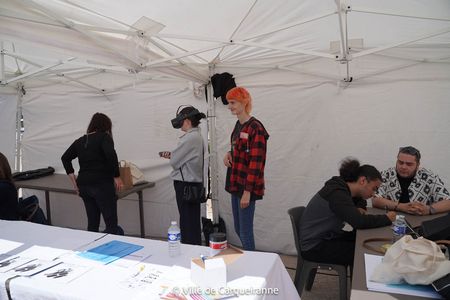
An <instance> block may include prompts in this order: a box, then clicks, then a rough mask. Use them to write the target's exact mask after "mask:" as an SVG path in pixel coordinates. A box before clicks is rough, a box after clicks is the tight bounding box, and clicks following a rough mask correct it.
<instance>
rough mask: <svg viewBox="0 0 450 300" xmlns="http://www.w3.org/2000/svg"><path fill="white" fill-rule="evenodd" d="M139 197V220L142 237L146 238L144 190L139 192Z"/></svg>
mask: <svg viewBox="0 0 450 300" xmlns="http://www.w3.org/2000/svg"><path fill="white" fill-rule="evenodd" d="M137 194H138V197H139V220H140V223H141V238H145V224H144V198H143V196H142V191H139V192H137Z"/></svg>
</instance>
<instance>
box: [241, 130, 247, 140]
mask: <svg viewBox="0 0 450 300" xmlns="http://www.w3.org/2000/svg"><path fill="white" fill-rule="evenodd" d="M239 137H240V138H241V139H243V140H248V133H247V132H241V134H240V135H239Z"/></svg>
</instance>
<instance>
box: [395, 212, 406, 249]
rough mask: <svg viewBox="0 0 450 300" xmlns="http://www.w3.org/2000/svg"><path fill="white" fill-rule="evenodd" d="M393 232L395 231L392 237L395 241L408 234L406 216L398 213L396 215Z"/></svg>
mask: <svg viewBox="0 0 450 300" xmlns="http://www.w3.org/2000/svg"><path fill="white" fill-rule="evenodd" d="M392 233H393V238H392V242H393V243H395V242H396V241H398V240H399V239H401V238H402V237H403V236H404V235H405V234H406V222H405V216H403V215H397V216H396V217H395V221H394V223H392Z"/></svg>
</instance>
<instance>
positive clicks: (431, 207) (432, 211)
mask: <svg viewBox="0 0 450 300" xmlns="http://www.w3.org/2000/svg"><path fill="white" fill-rule="evenodd" d="M428 207H429V208H430V215H434V214H435V213H436V210H435V209H434V207H433V206H432V205H429V206H428Z"/></svg>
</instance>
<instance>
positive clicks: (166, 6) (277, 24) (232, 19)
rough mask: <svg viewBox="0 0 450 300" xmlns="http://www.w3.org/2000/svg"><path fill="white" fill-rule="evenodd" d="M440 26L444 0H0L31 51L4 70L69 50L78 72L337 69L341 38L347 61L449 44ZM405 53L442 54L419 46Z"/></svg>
mask: <svg viewBox="0 0 450 300" xmlns="http://www.w3.org/2000/svg"><path fill="white" fill-rule="evenodd" d="M124 7H126V8H127V9H126V10H124ZM340 16H341V17H342V18H340ZM13 17H17V19H15V18H13ZM26 20H28V21H26ZM340 20H341V22H340ZM347 27H348V30H347ZM449 30H450V2H448V1H446V0H434V1H433V2H430V1H414V2H411V1H407V0H398V1H395V3H391V1H385V0H383V1H377V2H374V1H368V0H353V1H350V0H348V1H344V0H341V1H334V0H329V1H319V2H317V1H306V0H304V1H298V0H283V1H279V2H277V4H276V5H274V2H273V1H270V0H231V1H220V0H198V1H191V0H180V1H176V2H171V1H169V2H168V1H164V0H134V1H125V0H118V1H114V2H112V3H111V2H106V1H102V0H96V1H92V0H70V1H69V0H51V1H49V0H8V1H7V0H0V40H3V41H5V40H6V41H9V42H14V43H16V44H15V45H16V48H19V47H20V48H19V49H16V51H18V52H22V53H26V52H27V51H26V50H29V53H30V54H33V55H34V56H37V57H40V58H37V59H36V60H34V61H35V62H36V63H35V64H34V65H33V66H29V64H25V63H24V62H23V61H22V62H20V64H19V66H17V63H16V62H15V61H14V60H10V59H8V60H7V61H6V64H7V67H6V72H7V73H8V74H9V75H8V76H9V77H11V76H17V74H19V75H20V74H21V73H26V72H32V71H34V70H35V69H39V68H42V67H45V66H48V65H49V64H52V63H53V64H54V63H55V62H54V61H52V62H49V61H46V60H48V59H47V58H48V57H50V58H51V59H52V60H66V59H68V58H70V57H75V60H74V61H73V65H72V66H74V65H75V64H80V65H83V66H80V68H81V69H82V70H83V71H84V69H85V68H89V67H91V68H92V69H100V70H105V71H106V72H111V71H119V72H120V71H123V72H124V73H126V72H128V71H130V72H129V74H130V75H131V77H134V79H133V80H135V78H136V76H135V74H136V73H139V72H142V73H145V76H144V77H145V78H148V76H153V75H154V74H158V76H159V75H161V74H162V73H164V74H166V75H168V76H170V77H172V76H175V77H180V78H183V79H188V80H191V81H196V82H199V83H206V82H207V81H208V76H209V75H210V74H209V69H208V65H209V64H211V63H212V64H214V65H216V66H220V65H221V64H222V65H223V66H232V65H235V66H237V67H243V66H249V67H252V66H258V68H267V70H271V69H274V68H282V69H284V70H291V71H292V72H298V71H299V70H302V69H303V68H302V67H301V66H300V64H301V63H302V62H303V61H308V67H307V68H306V67H304V68H305V69H312V70H313V71H312V72H311V71H309V73H310V74H313V73H316V74H318V73H328V75H329V76H328V78H341V77H342V66H340V64H341V63H344V64H345V63H346V62H347V59H346V54H345V53H344V54H340V53H339V52H341V51H342V50H341V48H342V46H343V45H344V46H345V42H342V39H344V40H345V39H347V37H348V39H358V40H361V41H362V42H363V43H362V45H363V47H358V48H352V49H351V50H350V52H349V54H351V55H349V56H348V60H356V59H360V56H364V55H378V56H379V57H383V56H382V55H385V54H386V53H391V52H390V49H391V47H394V46H395V47H400V49H404V48H405V46H406V48H407V49H409V48H410V47H415V46H417V45H421V46H422V47H424V48H425V49H435V48H436V45H440V46H439V47H444V49H447V50H448V47H449V45H450V34H448V31H449ZM332 43H334V44H336V46H337V45H339V47H330V44H332ZM446 47H447V48H446ZM27 48H28V49H27ZM338 49H339V52H336V50H338ZM344 50H345V49H344ZM414 54H416V53H414ZM417 54H420V53H417ZM336 55H339V59H340V61H337V60H336ZM400 56H401V55H400ZM319 57H325V58H328V59H325V60H323V59H318V58H319ZM409 58H410V59H411V60H412V61H422V62H425V61H430V60H436V61H446V60H447V58H445V57H444V56H443V55H437V56H433V55H431V54H427V52H426V51H424V55H419V56H413V57H409ZM44 61H45V62H44ZM369 61H370V59H369ZM316 62H317V64H316ZM391 62H392V60H391V59H390V58H387V59H386V60H385V61H384V62H382V63H381V64H380V69H379V70H372V71H373V72H375V73H376V72H381V71H382V70H383V69H384V68H385V67H389V66H390V67H391V68H393V67H395V66H397V65H398V64H395V63H392V64H391ZM389 64H390V65H389ZM352 65H353V66H356V64H350V65H349V68H348V70H347V68H345V69H346V71H345V73H346V74H344V75H345V76H344V77H345V78H349V76H353V77H355V78H357V77H358V76H355V75H357V74H358V75H361V74H362V72H361V71H360V70H353V68H352ZM39 66H40V67H39ZM102 66H103V67H102ZM167 66H170V68H168V67H167ZM62 68H65V67H62ZM62 68H61V69H62ZM375 68H376V67H375ZM369 73H371V72H369ZM46 74H47V75H45V76H48V73H46ZM133 80H132V81H133Z"/></svg>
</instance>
